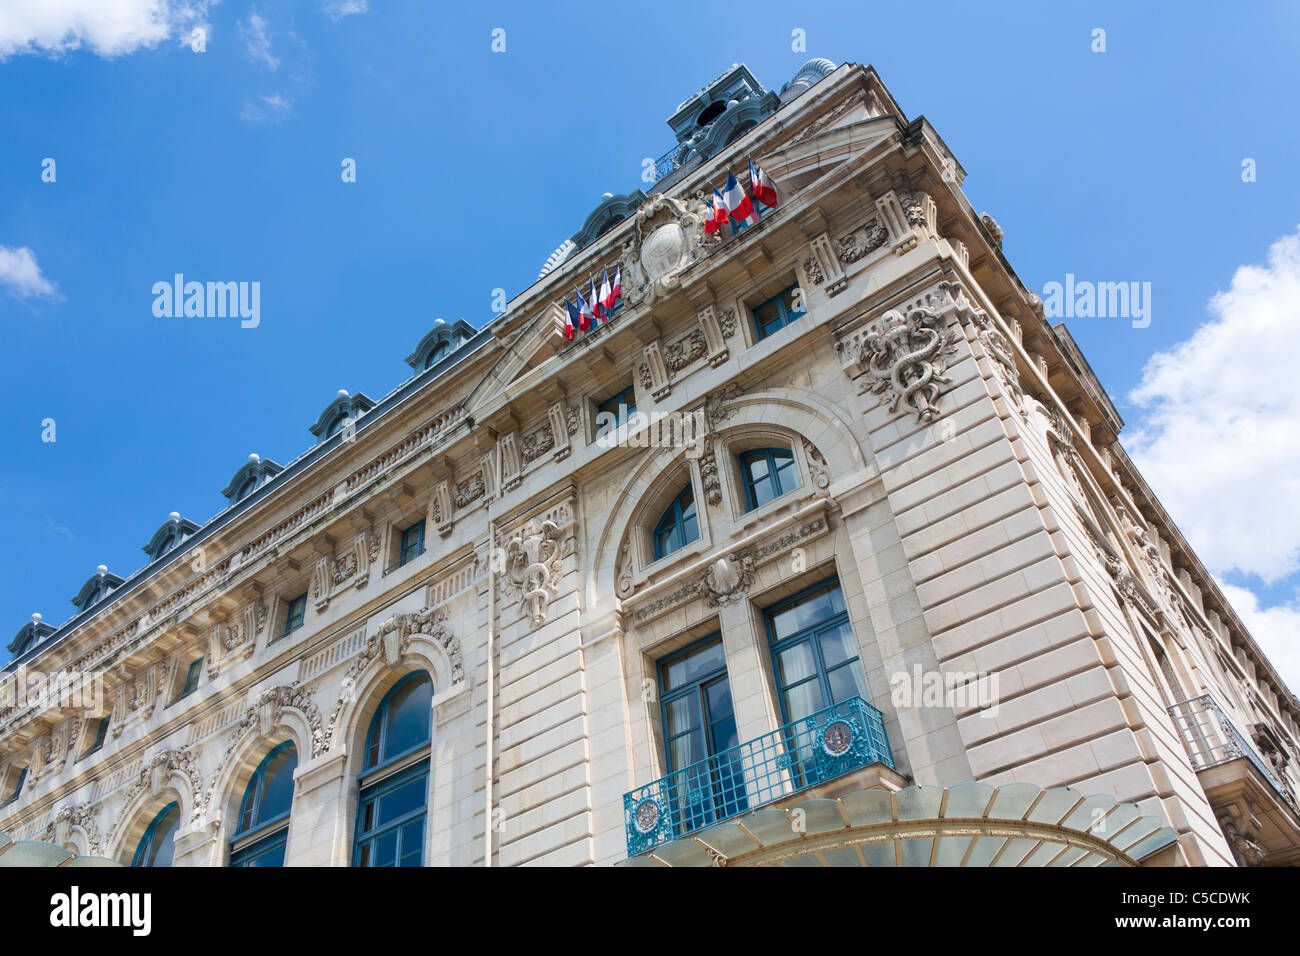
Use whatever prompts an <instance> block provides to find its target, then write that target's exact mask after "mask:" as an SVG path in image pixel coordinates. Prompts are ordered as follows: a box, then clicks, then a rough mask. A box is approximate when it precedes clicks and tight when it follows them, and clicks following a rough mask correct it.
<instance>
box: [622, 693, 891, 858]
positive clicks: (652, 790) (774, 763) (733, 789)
mask: <svg viewBox="0 0 1300 956" xmlns="http://www.w3.org/2000/svg"><path fill="white" fill-rule="evenodd" d="M873 763H882V764H884V765H885V766H887V767H889V768H891V769H892V768H893V766H894V758H893V756H892V755H891V753H890V750H889V739H888V737H886V736H885V723H884V720H883V719H882V718H881V716H880V711H878V710H877V709H876V708H875V707H872V706H871V705H870V704H868V703H867V702H866V701H865V700H863V699H862V698H860V697H854V698H851V699H849V700H846V701H844V702H842V703H839V704H836V705H834V706H833V707H827V708H826V709H825V710H820V711H818V712H817V713H815V714H811V715H809V716H808V717H803V718H801V719H799V720H795V721H792V722H790V723H788V724H786V725H785V726H783V727H778V728H777V729H776V730H774V731H772V732H771V733H769V734H764V735H763V736H762V737H758V738H756V739H754V740H751V741H748V742H747V743H743V744H740V745H739V746H737V747H732V748H730V749H728V750H724V751H722V752H720V753H717V754H714V755H713V756H711V757H708V758H707V759H705V760H701V761H699V762H697V763H693V764H691V765H690V766H688V767H683V768H681V769H680V770H675V771H673V772H672V773H670V774H668V775H667V776H666V777H660V778H659V779H658V780H656V781H654V782H653V783H650V784H647V785H646V786H644V787H639V788H637V789H636V790H632V791H630V792H628V793H625V794H624V795H623V817H624V824H625V826H626V829H627V853H628V856H636V855H637V854H638V853H644V852H645V851H646V850H650V849H653V848H654V847H656V846H659V845H660V844H661V843H665V842H667V841H669V840H675V839H677V838H678V837H682V836H685V835H687V834H688V833H693V832H695V831H696V830H700V829H702V828H704V827H707V826H710V825H712V824H714V823H719V822H721V821H723V820H727V819H729V818H731V817H734V816H738V815H740V814H742V813H745V812H747V811H749V810H754V809H756V808H758V807H761V806H763V805H764V804H768V803H772V802H773V801H776V800H780V799H782V798H783V797H788V796H790V795H791V794H794V793H798V792H799V791H801V790H806V789H808V788H809V787H812V786H815V785H817V784H819V783H823V782H825V781H827V780H832V779H834V778H835V777H839V776H842V775H843V774H846V773H850V772H851V771H854V770H858V769H860V768H862V767H866V766H868V765H869V764H873Z"/></svg>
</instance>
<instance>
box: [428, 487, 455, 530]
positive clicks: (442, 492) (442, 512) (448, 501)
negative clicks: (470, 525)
mask: <svg viewBox="0 0 1300 956" xmlns="http://www.w3.org/2000/svg"><path fill="white" fill-rule="evenodd" d="M429 504H430V508H431V510H432V512H433V526H434V527H435V528H437V529H438V534H440V535H442V536H443V537H444V538H445V537H446V536H447V535H449V534H451V529H452V525H453V520H452V519H453V518H454V517H455V511H454V505H453V504H452V498H451V480H450V479H448V478H443V479H442V480H441V481H439V482H438V484H437V486H436V487H435V488H434V489H433V499H432V501H430V503H429Z"/></svg>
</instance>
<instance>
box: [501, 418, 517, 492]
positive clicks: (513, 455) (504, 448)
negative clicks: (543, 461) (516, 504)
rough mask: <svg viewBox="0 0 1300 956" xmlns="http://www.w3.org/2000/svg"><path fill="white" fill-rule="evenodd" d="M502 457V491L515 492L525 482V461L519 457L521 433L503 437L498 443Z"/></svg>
mask: <svg viewBox="0 0 1300 956" xmlns="http://www.w3.org/2000/svg"><path fill="white" fill-rule="evenodd" d="M497 449H498V452H499V454H500V455H501V489H502V491H513V490H514V489H515V488H516V487H518V485H519V482H521V481H522V480H523V461H522V460H521V458H520V455H519V433H518V432H510V433H509V434H506V435H502V436H501V440H500V441H498V442H497Z"/></svg>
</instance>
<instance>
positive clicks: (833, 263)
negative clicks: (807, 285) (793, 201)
mask: <svg viewBox="0 0 1300 956" xmlns="http://www.w3.org/2000/svg"><path fill="white" fill-rule="evenodd" d="M803 272H804V276H805V277H806V278H807V279H808V281H809V282H811V283H812V284H813V285H821V284H822V283H823V282H824V283H826V294H827V295H829V296H835V295H838V294H839V293H841V292H843V291H844V290H845V289H846V288H848V285H849V280H848V277H847V276H846V275H845V274H844V267H843V266H842V265H841V264H840V259H839V256H838V255H836V252H835V248H834V247H833V246H832V245H831V240H830V237H829V236H827V235H826V234H825V233H822V234H821V235H819V236H814V237H813V239H812V240H811V241H810V242H809V243H808V255H807V257H806V258H805V259H804V261H803Z"/></svg>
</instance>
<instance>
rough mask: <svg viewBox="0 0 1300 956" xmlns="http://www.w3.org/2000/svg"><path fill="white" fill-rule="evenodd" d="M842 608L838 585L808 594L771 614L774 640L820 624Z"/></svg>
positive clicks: (842, 600) (842, 598) (842, 596)
mask: <svg viewBox="0 0 1300 956" xmlns="http://www.w3.org/2000/svg"><path fill="white" fill-rule="evenodd" d="M843 610H844V595H843V593H842V592H841V591H840V587H839V585H838V584H837V585H835V586H834V587H833V588H831V589H830V590H827V591H822V592H821V593H819V594H813V595H809V596H808V597H807V598H805V599H804V600H802V601H800V602H799V603H798V604H794V605H791V606H790V607H788V608H785V609H784V610H782V611H778V612H777V613H776V614H773V615H772V630H773V632H774V633H775V635H776V637H775V639H776V640H778V641H779V640H781V639H782V638H785V637H789V636H790V635H792V634H795V633H797V632H798V631H802V630H803V629H804V628H807V627H812V626H813V625H815V624H820V623H821V622H822V621H824V620H826V619H827V618H829V617H834V616H835V615H836V614H838V613H839V612H841V611H843Z"/></svg>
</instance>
